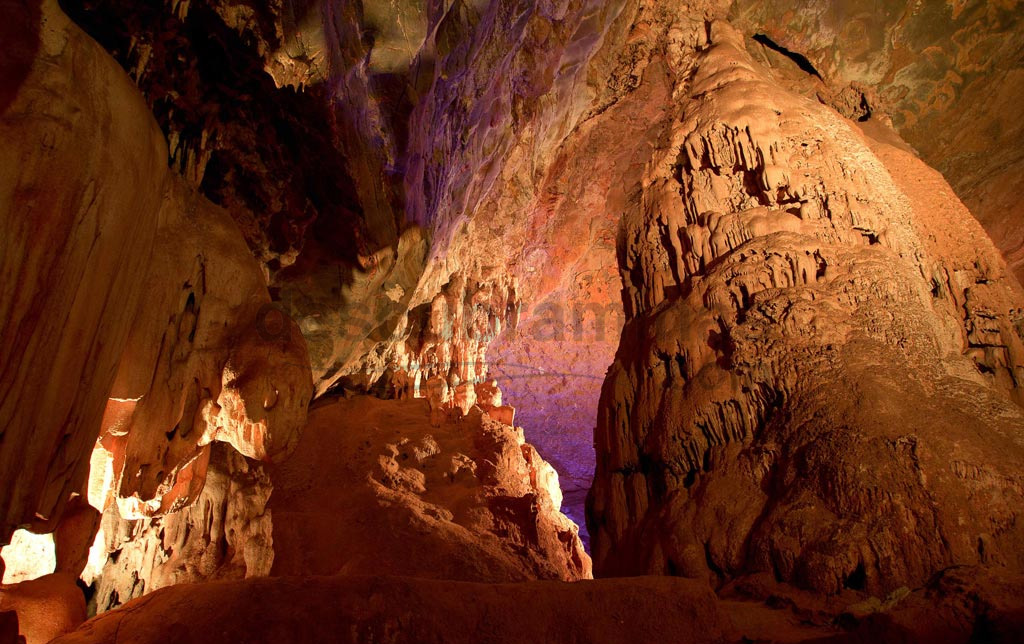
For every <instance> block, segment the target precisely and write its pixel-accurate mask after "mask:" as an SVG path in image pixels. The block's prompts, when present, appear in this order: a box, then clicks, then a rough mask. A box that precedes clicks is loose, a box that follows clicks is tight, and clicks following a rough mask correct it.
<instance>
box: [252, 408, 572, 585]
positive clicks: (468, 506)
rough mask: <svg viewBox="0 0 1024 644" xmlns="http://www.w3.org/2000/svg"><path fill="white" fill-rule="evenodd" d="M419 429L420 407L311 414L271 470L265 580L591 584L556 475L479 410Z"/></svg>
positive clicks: (425, 412)
mask: <svg viewBox="0 0 1024 644" xmlns="http://www.w3.org/2000/svg"><path fill="white" fill-rule="evenodd" d="M457 411H458V415H457V416H456V418H454V419H447V418H446V419H444V420H442V421H441V422H439V423H437V424H436V425H435V424H433V423H431V422H430V413H429V406H428V402H427V401H425V400H387V401H384V400H378V399H376V398H373V397H369V396H357V397H354V398H352V399H349V400H344V399H342V400H335V401H333V402H330V403H326V404H324V405H323V406H318V407H317V408H316V409H314V410H313V411H312V412H311V414H310V419H309V424H308V425H307V427H306V429H305V430H304V432H303V438H302V440H301V441H300V444H299V447H298V449H297V450H296V451H295V453H294V454H293V455H292V456H291V457H290V458H289V459H288V460H286V461H285V462H283V463H282V464H280V465H278V466H275V467H274V468H273V469H272V470H271V479H272V481H273V485H274V493H273V496H272V497H271V500H270V506H269V507H270V511H271V512H272V515H273V526H274V535H273V545H274V567H273V570H272V574H274V575H312V574H346V575H371V574H373V575H381V574H393V575H409V576H415V577H431V578H437V579H459V580H465V581H487V582H503V581H520V580H527V579H563V580H567V581H572V580H578V579H587V578H590V577H591V571H590V557H588V556H587V554H586V553H585V552H584V551H583V545H582V544H581V543H580V541H579V538H578V537H577V528H576V526H575V525H574V524H573V523H572V522H570V521H569V520H568V519H567V518H565V516H564V515H562V514H560V513H559V511H558V510H559V506H560V504H561V490H560V489H559V487H558V475H557V474H556V473H555V472H554V470H553V469H552V468H551V466H550V465H548V464H547V463H546V462H544V460H543V459H542V458H541V457H540V456H539V455H538V454H537V451H536V450H535V449H534V448H533V447H532V446H531V445H529V444H528V443H525V442H524V440H523V435H522V429H516V428H514V427H512V426H511V425H507V424H503V423H501V422H499V421H497V420H495V419H493V418H492V417H491V415H490V413H491V412H487V411H484V410H482V409H481V408H480V407H474V408H471V409H470V412H469V414H468V415H466V416H465V417H462V412H461V410H457Z"/></svg>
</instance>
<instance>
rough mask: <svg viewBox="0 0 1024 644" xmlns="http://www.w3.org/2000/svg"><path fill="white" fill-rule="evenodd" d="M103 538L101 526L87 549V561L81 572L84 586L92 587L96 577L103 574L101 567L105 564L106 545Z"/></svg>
mask: <svg viewBox="0 0 1024 644" xmlns="http://www.w3.org/2000/svg"><path fill="white" fill-rule="evenodd" d="M105 541H106V540H105V539H104V536H103V526H100V529H99V530H97V531H96V538H95V539H93V542H92V546H90V547H89V560H88V562H87V563H86V564H85V570H83V571H82V581H84V582H85V585H86V586H90V585H92V583H93V582H94V581H95V580H96V578H97V577H99V576H100V574H101V573H102V572H103V566H104V564H106V563H107V544H106V543H105Z"/></svg>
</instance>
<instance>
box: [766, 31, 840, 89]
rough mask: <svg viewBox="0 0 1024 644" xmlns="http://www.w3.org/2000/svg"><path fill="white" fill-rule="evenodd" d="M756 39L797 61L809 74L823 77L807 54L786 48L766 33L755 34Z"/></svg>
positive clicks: (798, 65)
mask: <svg viewBox="0 0 1024 644" xmlns="http://www.w3.org/2000/svg"><path fill="white" fill-rule="evenodd" d="M754 40H756V41H757V42H759V43H761V44H762V45H764V46H765V47H767V48H768V49H771V50H772V51H777V52H779V53H780V54H782V55H783V56H785V57H786V58H788V59H790V60H792V61H793V62H794V63H796V66H797V67H799V68H800V69H802V70H803V71H805V72H807V73H808V74H811V75H812V76H817V77H818V78H820V79H821V74H819V73H818V70H817V69H815V67H814V65H812V64H811V61H809V60H807V56H804V55H803V54H798V53H796V52H795V51H790V50H788V49H786V48H785V47H783V46H782V45H780V44H778V43H776V42H775V41H774V40H772V39H771V38H769V37H768V36H766V35H764V34H754ZM822 80H824V79H822Z"/></svg>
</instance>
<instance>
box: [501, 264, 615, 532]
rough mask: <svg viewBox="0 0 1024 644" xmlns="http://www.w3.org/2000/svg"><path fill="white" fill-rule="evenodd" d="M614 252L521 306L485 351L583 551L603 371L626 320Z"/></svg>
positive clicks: (505, 397)
mask: <svg viewBox="0 0 1024 644" xmlns="http://www.w3.org/2000/svg"><path fill="white" fill-rule="evenodd" d="M614 259H615V258H614V255H613V253H609V254H608V255H607V256H605V257H601V258H600V263H602V264H603V266H601V267H600V268H598V269H594V270H592V271H589V272H586V273H579V274H574V275H571V278H572V279H571V280H570V284H571V286H570V287H568V288H566V289H564V290H560V291H559V292H558V293H557V294H556V295H555V296H554V297H549V298H547V299H545V300H544V301H543V302H541V303H540V304H537V305H535V306H534V307H532V308H531V309H530V310H528V311H527V312H526V313H525V314H524V315H523V317H522V319H521V321H520V324H519V325H518V326H517V327H516V328H511V329H508V330H507V331H506V332H505V333H503V334H502V335H500V336H499V337H498V338H496V339H495V341H494V342H493V343H492V344H491V346H490V347H489V348H488V363H489V375H490V376H492V377H494V378H495V379H497V381H498V383H499V385H500V386H501V389H502V393H503V396H504V400H505V401H506V402H507V403H508V404H510V405H512V406H513V407H515V408H516V425H520V426H522V427H523V431H524V433H525V436H526V440H527V441H528V442H530V443H532V444H533V445H534V446H535V447H536V448H537V450H538V451H539V452H540V455H541V457H543V458H544V459H545V460H547V461H548V462H550V463H551V464H552V465H553V466H554V468H555V470H556V471H557V472H558V475H559V485H560V487H561V490H562V512H563V513H564V514H566V515H567V516H568V517H569V518H570V519H572V520H573V521H574V522H575V523H576V524H577V525H578V526H579V529H580V538H581V540H582V541H583V543H584V546H585V547H586V548H587V550H588V552H589V548H590V537H589V534H588V533H587V525H586V516H585V508H584V506H585V501H586V496H587V492H588V491H589V489H590V485H591V482H592V478H593V474H594V466H595V452H594V428H595V426H596V424H597V411H598V403H599V401H600V397H601V388H602V385H603V384H604V378H605V373H606V371H607V369H608V367H609V365H611V363H612V361H613V360H614V358H615V351H616V349H617V348H618V343H619V336H620V334H621V331H622V326H623V324H624V322H625V314H624V312H623V308H622V304H621V301H620V300H619V297H618V293H619V286H618V280H619V277H618V274H617V272H616V267H615V263H614Z"/></svg>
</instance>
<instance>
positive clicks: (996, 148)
mask: <svg viewBox="0 0 1024 644" xmlns="http://www.w3.org/2000/svg"><path fill="white" fill-rule="evenodd" d="M730 16H731V17H732V18H733V20H734V22H735V24H736V25H737V26H738V27H740V28H741V29H743V30H745V31H747V33H750V34H761V35H763V36H765V37H766V38H767V41H769V42H771V43H772V44H773V45H774V46H776V47H781V48H784V49H785V50H787V51H789V52H791V53H795V54H797V55H798V56H803V57H804V59H805V60H808V62H809V63H810V64H811V65H812V66H813V68H814V69H815V70H817V72H818V74H819V76H822V77H823V78H824V79H826V82H827V85H828V86H827V88H825V87H823V89H825V92H823V93H825V94H837V95H843V94H844V95H846V96H848V97H849V99H850V100H849V102H850V103H851V108H852V110H851V111H850V112H849V113H848V114H849V115H850V116H852V117H853V118H856V119H861V120H864V121H867V120H869V119H870V118H877V117H879V116H881V117H882V118H883V119H884V118H886V117H887V116H888V117H891V119H892V122H893V125H894V126H895V127H896V129H897V130H898V132H899V133H900V135H901V136H902V137H903V138H905V139H906V140H907V141H908V142H909V143H910V144H911V145H913V146H914V148H915V149H916V150H917V151H918V152H920V154H921V158H923V159H924V160H925V161H926V162H927V163H928V164H929V165H931V166H933V167H935V168H936V169H938V170H939V171H941V172H942V174H943V175H944V176H945V178H946V180H947V181H949V183H950V184H951V185H952V186H953V188H954V189H955V190H956V193H957V195H958V196H959V197H960V198H961V199H963V201H964V203H965V204H967V206H968V207H969V208H970V210H971V213H973V214H974V216H976V217H977V218H978V220H979V221H981V223H982V224H983V225H984V226H985V230H986V231H988V233H989V235H991V236H992V239H993V241H995V242H996V245H997V246H998V248H999V249H1000V250H1001V251H1002V252H1003V254H1004V255H1005V257H1006V259H1007V261H1008V262H1009V263H1010V266H1011V268H1012V269H1013V270H1014V271H1015V272H1016V275H1017V277H1018V279H1022V280H1024V270H1022V266H1024V264H1022V262H1024V234H1022V232H1021V226H1020V222H1021V217H1022V215H1024V211H1022V210H1021V205H1020V200H1019V199H1018V198H1017V195H1019V194H1020V192H1021V189H1022V187H1024V185H1022V183H1021V173H1020V166H1021V162H1022V150H1024V145H1022V144H1024V128H1022V126H1021V123H1020V120H1019V119H1016V118H1007V115H1008V114H1012V113H1014V109H1015V108H1014V106H1015V105H1016V103H1017V97H1019V96H1020V95H1021V91H1024V73H1022V71H1024V70H1022V68H1021V63H1020V48H1021V34H1022V33H1024V21H1021V17H1020V12H1019V11H1016V10H1015V9H1014V8H1012V7H1010V6H1009V5H1000V4H993V3H990V2H980V1H974V0H968V1H966V2H952V3H950V2H922V3H920V4H916V5H907V4H906V3H899V2H881V3H864V2H858V1H856V0H853V1H845V2H838V3H817V2H807V1H805V0H796V1H789V0H783V1H782V2H778V1H776V0H772V1H771V2H764V1H762V0H737V1H736V2H735V3H733V6H732V10H731V13H730ZM776 61H777V62H782V61H779V57H777V56H776Z"/></svg>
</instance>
